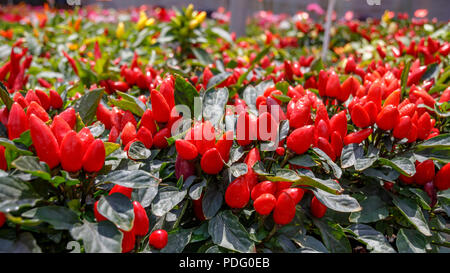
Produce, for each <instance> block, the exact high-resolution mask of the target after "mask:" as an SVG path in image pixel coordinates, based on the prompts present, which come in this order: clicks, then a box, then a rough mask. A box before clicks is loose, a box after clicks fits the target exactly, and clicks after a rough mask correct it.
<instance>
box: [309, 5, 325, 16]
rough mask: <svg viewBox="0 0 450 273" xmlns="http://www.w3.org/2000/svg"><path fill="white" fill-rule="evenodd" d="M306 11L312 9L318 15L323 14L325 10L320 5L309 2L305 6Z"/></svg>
mask: <svg viewBox="0 0 450 273" xmlns="http://www.w3.org/2000/svg"><path fill="white" fill-rule="evenodd" d="M306 10H307V11H314V12H315V13H317V14H318V15H323V14H324V13H325V11H324V10H323V9H322V7H321V6H320V5H319V4H317V3H311V4H308V6H306Z"/></svg>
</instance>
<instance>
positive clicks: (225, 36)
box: [210, 27, 234, 44]
mask: <svg viewBox="0 0 450 273" xmlns="http://www.w3.org/2000/svg"><path fill="white" fill-rule="evenodd" d="M210 30H211V32H212V33H214V34H216V35H217V36H218V37H220V38H222V39H224V40H225V41H227V42H228V43H230V44H234V42H233V38H231V34H230V33H229V32H228V31H226V30H224V29H223V28H220V27H212V28H210Z"/></svg>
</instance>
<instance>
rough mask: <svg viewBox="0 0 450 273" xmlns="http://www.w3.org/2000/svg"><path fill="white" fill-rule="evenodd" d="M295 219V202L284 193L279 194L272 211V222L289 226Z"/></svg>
mask: <svg viewBox="0 0 450 273" xmlns="http://www.w3.org/2000/svg"><path fill="white" fill-rule="evenodd" d="M294 217H295V202H294V200H292V198H291V196H290V195H289V194H288V193H286V192H281V193H280V195H279V196H278V198H277V203H276V205H275V209H274V211H273V220H274V221H275V223H277V224H279V225H287V224H289V223H290V222H291V221H292V220H293V219H294Z"/></svg>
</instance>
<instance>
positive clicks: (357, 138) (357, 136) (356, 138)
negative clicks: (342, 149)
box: [344, 128, 373, 145]
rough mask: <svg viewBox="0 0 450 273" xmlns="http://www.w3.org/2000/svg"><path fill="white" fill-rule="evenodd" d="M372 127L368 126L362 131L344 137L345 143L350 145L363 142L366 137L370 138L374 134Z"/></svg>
mask: <svg viewBox="0 0 450 273" xmlns="http://www.w3.org/2000/svg"><path fill="white" fill-rule="evenodd" d="M372 131H373V130H372V128H366V129H362V130H360V131H357V132H354V133H351V134H348V135H347V136H346V137H344V145H349V144H352V143H358V144H359V143H361V142H363V141H364V140H365V139H366V138H368V137H369V136H370V135H371V134H372Z"/></svg>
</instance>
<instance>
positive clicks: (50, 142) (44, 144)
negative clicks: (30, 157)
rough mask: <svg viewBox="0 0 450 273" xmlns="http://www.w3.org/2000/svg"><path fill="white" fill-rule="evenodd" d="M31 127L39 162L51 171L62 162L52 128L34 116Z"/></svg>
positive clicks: (31, 118) (30, 121)
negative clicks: (46, 165)
mask: <svg viewBox="0 0 450 273" xmlns="http://www.w3.org/2000/svg"><path fill="white" fill-rule="evenodd" d="M29 125H30V134H31V140H32V141H33V145H34V148H35V149H36V153H37V156H38V157H39V160H41V161H44V162H45V163H47V164H48V166H49V167H50V169H52V168H54V167H56V166H58V164H59V162H60V152H59V146H58V142H57V141H56V137H55V136H54V135H53V133H52V131H51V130H50V128H49V127H48V126H47V125H45V123H44V122H43V121H42V120H41V119H39V118H38V117H37V116H36V115H34V114H32V115H31V117H30V120H29Z"/></svg>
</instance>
